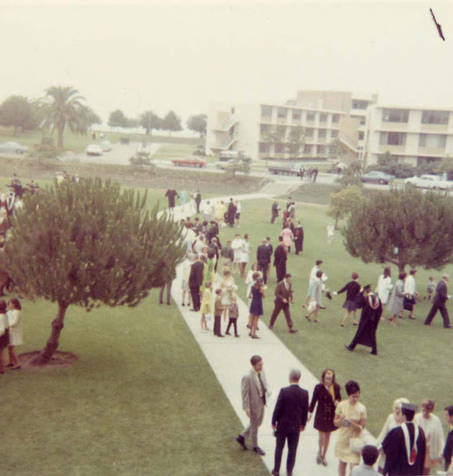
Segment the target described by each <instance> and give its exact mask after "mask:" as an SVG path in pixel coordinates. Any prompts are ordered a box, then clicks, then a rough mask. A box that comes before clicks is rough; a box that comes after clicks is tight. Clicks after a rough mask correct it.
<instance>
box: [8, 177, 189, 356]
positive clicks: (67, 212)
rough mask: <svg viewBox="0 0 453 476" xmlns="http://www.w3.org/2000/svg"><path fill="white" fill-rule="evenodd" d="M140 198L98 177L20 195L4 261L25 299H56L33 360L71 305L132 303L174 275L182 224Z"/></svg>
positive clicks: (54, 336) (49, 350) (53, 344)
mask: <svg viewBox="0 0 453 476" xmlns="http://www.w3.org/2000/svg"><path fill="white" fill-rule="evenodd" d="M145 203H146V194H145V195H144V196H140V194H139V193H136V192H134V191H132V190H124V191H122V190H121V189H120V186H119V184H117V183H111V182H110V181H107V182H105V183H103V182H102V181H101V180H100V179H87V180H84V181H83V182H81V183H70V182H64V183H63V184H61V185H58V186H57V185H56V184H54V185H53V186H49V187H47V188H45V189H44V190H42V191H40V193H39V194H34V195H31V194H29V195H27V196H26V197H25V199H24V207H23V208H22V209H21V210H19V211H18V212H17V214H16V215H15V216H14V218H13V220H12V230H13V232H12V236H11V238H10V239H8V240H7V243H6V245H5V251H4V253H2V256H1V263H2V266H3V267H4V269H7V270H8V273H9V274H10V276H11V278H12V279H13V281H14V282H15V284H16V285H17V286H18V288H19V289H20V290H21V292H22V293H24V294H25V295H26V296H27V297H30V298H35V297H41V298H44V299H47V300H49V301H51V302H55V303H57V305H58V314H57V316H56V318H55V319H54V320H53V322H52V331H51V335H50V338H49V340H48V342H47V345H46V347H45V348H44V350H43V351H42V352H41V354H40V356H39V357H38V358H37V359H36V361H35V363H36V364H44V363H46V362H47V361H48V360H49V359H50V358H51V356H52V354H53V353H54V352H55V350H56V349H57V347H58V342H59V336H60V332H61V330H62V328H63V323H64V318H65V315H66V311H67V309H68V307H69V306H70V305H73V304H75V305H79V306H82V307H84V308H85V309H86V310H87V311H90V310H91V309H92V308H93V307H95V306H99V305H100V304H105V305H107V306H120V305H127V306H136V305H137V304H139V303H140V301H141V300H142V299H144V298H145V297H146V296H147V295H148V293H149V290H150V289H151V288H155V287H159V286H161V285H162V284H163V283H165V282H167V281H169V280H170V279H172V278H173V277H174V274H175V267H176V265H177V264H178V263H179V262H180V261H181V260H182V257H183V255H184V250H183V247H182V244H181V239H180V236H181V225H180V224H176V223H175V222H173V221H172V220H171V219H169V218H167V217H166V215H165V214H162V216H159V215H158V211H157V207H155V208H154V209H153V210H152V211H148V210H147V209H146V207H145Z"/></svg>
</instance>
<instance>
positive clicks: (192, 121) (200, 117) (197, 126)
mask: <svg viewBox="0 0 453 476" xmlns="http://www.w3.org/2000/svg"><path fill="white" fill-rule="evenodd" d="M207 118H208V116H207V115H206V114H196V115H194V116H190V117H189V119H187V127H188V128H189V129H190V130H191V131H194V132H198V134H200V137H203V136H205V135H206V127H207Z"/></svg>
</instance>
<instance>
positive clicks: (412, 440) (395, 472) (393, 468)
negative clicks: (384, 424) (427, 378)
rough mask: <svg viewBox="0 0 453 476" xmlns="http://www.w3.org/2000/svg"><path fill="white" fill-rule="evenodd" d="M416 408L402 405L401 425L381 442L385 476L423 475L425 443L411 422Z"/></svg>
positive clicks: (422, 434)
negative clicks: (384, 458) (384, 457)
mask: <svg viewBox="0 0 453 476" xmlns="http://www.w3.org/2000/svg"><path fill="white" fill-rule="evenodd" d="M416 411H417V406H416V405H413V404H411V403H402V404H401V412H402V418H403V423H402V424H401V425H399V426H397V427H395V428H393V430H390V432H389V433H388V434H387V436H386V437H385V439H384V441H383V442H382V449H383V450H384V453H385V456H386V460H385V467H384V474H385V475H387V476H419V475H421V474H423V466H424V462H425V451H426V441H425V434H424V433H423V430H422V429H421V428H420V427H419V426H418V425H416V424H415V423H414V422H413V419H414V415H415V412H416Z"/></svg>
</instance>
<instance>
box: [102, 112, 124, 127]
mask: <svg viewBox="0 0 453 476" xmlns="http://www.w3.org/2000/svg"><path fill="white" fill-rule="evenodd" d="M107 124H108V125H109V126H110V127H127V125H128V119H127V117H126V116H125V114H124V112H123V111H121V109H115V110H114V111H112V112H111V113H110V115H109V120H108V122H107Z"/></svg>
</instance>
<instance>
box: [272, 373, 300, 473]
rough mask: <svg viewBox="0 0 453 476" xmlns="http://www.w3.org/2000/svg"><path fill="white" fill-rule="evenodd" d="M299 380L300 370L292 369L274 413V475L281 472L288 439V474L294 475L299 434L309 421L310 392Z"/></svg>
mask: <svg viewBox="0 0 453 476" xmlns="http://www.w3.org/2000/svg"><path fill="white" fill-rule="evenodd" d="M299 380H300V371H299V370H291V372H290V374H289V383H290V385H289V386H288V387H285V388H282V389H281V390H280V394H279V396H278V399H277V403H276V405H275V409H274V413H273V415H272V428H273V429H274V431H275V436H276V437H277V442H276V446H275V459H274V469H273V470H272V475H273V476H278V475H279V474H280V473H279V472H280V463H281V460H282V453H283V448H284V446H285V442H286V441H288V458H287V460H286V474H287V475H288V476H292V474H293V468H294V464H295V462H296V451H297V445H298V443H299V435H300V432H301V431H304V429H305V425H306V423H307V414H308V392H307V391H306V390H304V389H302V388H300V387H299Z"/></svg>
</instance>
